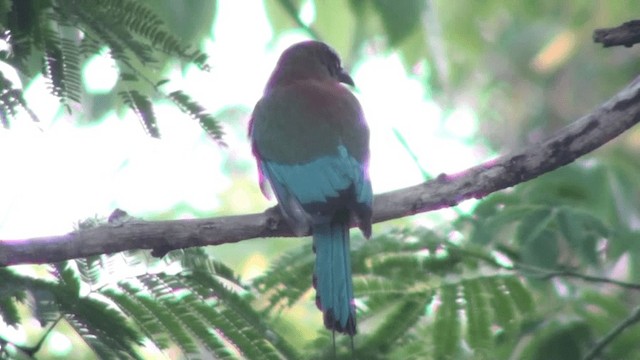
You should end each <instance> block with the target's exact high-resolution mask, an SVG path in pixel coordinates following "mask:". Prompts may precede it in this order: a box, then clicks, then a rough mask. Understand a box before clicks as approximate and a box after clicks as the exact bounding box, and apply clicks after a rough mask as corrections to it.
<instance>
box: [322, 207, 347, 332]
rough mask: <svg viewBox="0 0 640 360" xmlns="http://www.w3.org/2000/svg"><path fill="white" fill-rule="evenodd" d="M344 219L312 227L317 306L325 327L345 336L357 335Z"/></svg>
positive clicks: (345, 220) (345, 221)
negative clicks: (322, 316)
mask: <svg viewBox="0 0 640 360" xmlns="http://www.w3.org/2000/svg"><path fill="white" fill-rule="evenodd" d="M348 223H349V222H348V218H347V219H336V218H334V221H332V222H330V223H321V224H314V225H313V248H314V251H315V253H316V266H315V272H314V275H313V285H314V287H315V288H316V305H317V306H318V309H320V311H322V313H323V315H324V326H326V327H327V329H329V330H334V331H337V332H340V333H345V334H348V335H351V336H353V335H355V334H356V310H355V305H354V304H353V284H352V280H351V256H350V252H349V251H350V247H349V226H348Z"/></svg>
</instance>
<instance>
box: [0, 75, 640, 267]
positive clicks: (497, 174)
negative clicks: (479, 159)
mask: <svg viewBox="0 0 640 360" xmlns="http://www.w3.org/2000/svg"><path fill="white" fill-rule="evenodd" d="M638 121H640V80H638V79H636V80H634V81H633V82H632V83H631V84H629V85H628V86H627V87H626V88H624V89H623V90H622V91H620V92H619V93H618V94H616V95H615V96H614V97H613V98H611V99H610V100H609V101H607V102H606V103H604V104H602V105H601V106H600V107H598V108H597V109H596V110H595V111H593V112H592V113H591V114H589V115H586V116H584V117H582V118H580V119H579V120H577V121H575V122H574V123H572V124H570V125H569V126H567V127H565V128H563V129H561V130H560V131H558V133H557V134H555V136H553V137H552V138H550V139H549V140H547V141H545V142H543V143H541V144H536V145H532V146H530V147H528V148H526V149H524V150H522V151H519V152H515V153H512V154H507V155H504V156H501V157H499V158H497V159H494V160H491V161H488V162H486V163H483V164H480V165H478V166H475V167H473V168H470V169H468V170H465V171H463V172H460V173H457V174H451V175H445V174H442V175H440V176H438V177H437V178H436V179H434V180H432V181H428V182H426V183H424V184H420V185H417V186H413V187H409V188H405V189H401V190H396V191H392V192H388V193H384V194H379V195H377V196H376V197H375V199H374V211H373V221H374V222H376V223H377V222H381V221H385V220H390V219H396V218H400V217H403V216H408V215H412V214H416V213H421V212H426V211H430V210H436V209H440V208H445V207H450V206H454V205H456V204H458V203H460V202H461V201H463V200H467V199H471V198H482V197H484V196H486V195H488V194H490V193H492V192H495V191H498V190H501V189H505V188H508V187H510V186H514V185H516V184H519V183H521V182H525V181H528V180H531V179H533V178H535V177H537V176H540V175H542V174H544V173H547V172H549V171H552V170H554V169H557V168H558V167H561V166H563V165H566V164H569V163H571V162H572V161H574V160H575V159H577V158H578V157H580V156H582V155H584V154H587V153H589V152H591V151H593V150H594V149H596V148H598V147H600V146H602V145H603V144H605V143H606V142H608V141H609V140H611V139H613V138H615V137H616V136H618V135H620V134H621V133H622V132H624V131H625V130H627V129H629V128H630V127H632V126H633V125H634V124H636V123H637V122H638ZM274 236H293V233H292V232H291V230H290V229H289V228H288V226H287V225H286V224H285V223H284V222H283V221H282V219H281V217H280V215H279V213H278V211H274V210H273V209H270V210H267V211H265V212H264V213H261V214H250V215H239V216H226V217H218V218H211V219H195V220H173V221H157V222H147V221H136V220H132V221H129V222H124V223H122V224H119V225H113V224H108V225H103V226H100V227H97V228H93V229H88V230H82V231H78V232H73V233H70V234H66V235H62V236H48V237H42V238H33V239H26V240H16V241H12V240H0V265H13V264H25V263H49V262H57V261H61V260H66V259H73V258H79V257H85V256H90V255H96V254H104V253H114V252H119V251H124V250H130V249H156V250H157V253H164V252H165V251H167V250H171V249H178V248H186V247H192V246H204V245H218V244H224V243H232V242H238V241H241V240H245V239H253V238H268V237H274Z"/></svg>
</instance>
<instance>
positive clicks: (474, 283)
mask: <svg viewBox="0 0 640 360" xmlns="http://www.w3.org/2000/svg"><path fill="white" fill-rule="evenodd" d="M460 285H461V287H462V296H463V299H464V303H465V315H466V323H467V329H466V330H467V331H466V335H467V336H466V339H467V342H468V343H469V346H470V347H471V348H472V349H473V350H474V353H475V354H478V355H479V356H488V355H489V354H488V350H489V349H490V348H491V347H492V340H493V339H492V334H491V321H490V318H489V316H490V315H491V313H490V311H489V306H488V301H487V298H488V297H493V294H488V293H485V291H484V289H483V288H482V285H481V283H480V280H479V279H468V280H464V281H463V282H462V283H461V284H460Z"/></svg>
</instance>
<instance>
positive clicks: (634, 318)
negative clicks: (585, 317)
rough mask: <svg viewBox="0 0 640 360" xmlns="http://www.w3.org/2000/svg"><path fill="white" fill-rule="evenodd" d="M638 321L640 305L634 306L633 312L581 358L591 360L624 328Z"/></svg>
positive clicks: (639, 319)
mask: <svg viewBox="0 0 640 360" xmlns="http://www.w3.org/2000/svg"><path fill="white" fill-rule="evenodd" d="M638 321H640V306H638V307H636V308H635V310H634V311H633V313H632V314H631V315H630V316H629V317H627V318H626V319H624V321H622V322H621V323H620V324H618V326H616V327H615V328H613V329H612V330H611V331H610V332H609V333H608V334H607V335H605V336H604V337H603V338H602V339H600V340H599V341H598V342H597V343H596V345H595V346H594V347H593V348H592V349H591V351H589V353H588V354H587V355H586V356H585V357H584V358H583V359H584V360H593V359H596V357H597V356H598V355H599V354H600V352H601V351H602V350H603V349H604V348H605V347H607V345H609V343H611V342H612V341H613V340H614V339H615V338H616V337H617V336H618V335H620V334H621V333H622V332H623V331H624V330H625V329H626V328H628V327H630V326H632V325H634V324H635V323H637V322H638Z"/></svg>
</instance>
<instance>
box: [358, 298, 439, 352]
mask: <svg viewBox="0 0 640 360" xmlns="http://www.w3.org/2000/svg"><path fill="white" fill-rule="evenodd" d="M431 299H432V297H431V296H427V295H426V294H424V295H422V296H406V297H404V298H402V300H401V301H399V302H398V304H397V305H396V307H395V309H394V310H393V311H391V312H390V313H389V314H388V315H387V316H386V319H385V321H384V322H383V323H382V325H380V326H379V327H378V328H377V329H376V331H375V332H374V333H373V334H371V335H370V336H367V338H366V342H365V344H364V345H363V346H360V347H359V351H358V352H359V353H361V357H362V358H372V357H374V356H375V355H376V354H385V353H388V352H389V351H390V349H391V348H392V347H393V345H394V344H395V343H396V342H398V341H402V339H403V338H405V336H406V333H407V332H408V331H409V330H410V329H411V328H413V327H414V326H415V325H416V323H417V322H418V321H419V320H420V319H421V318H422V317H423V316H424V315H425V314H426V306H427V305H428V304H429V302H431Z"/></svg>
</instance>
